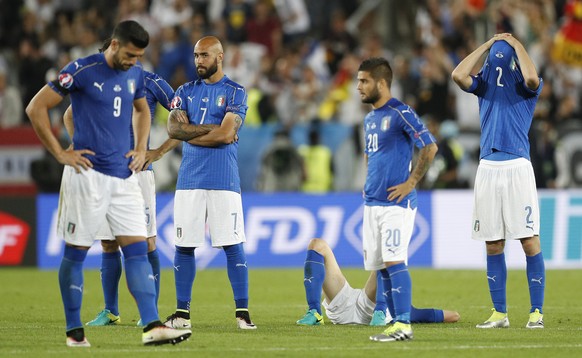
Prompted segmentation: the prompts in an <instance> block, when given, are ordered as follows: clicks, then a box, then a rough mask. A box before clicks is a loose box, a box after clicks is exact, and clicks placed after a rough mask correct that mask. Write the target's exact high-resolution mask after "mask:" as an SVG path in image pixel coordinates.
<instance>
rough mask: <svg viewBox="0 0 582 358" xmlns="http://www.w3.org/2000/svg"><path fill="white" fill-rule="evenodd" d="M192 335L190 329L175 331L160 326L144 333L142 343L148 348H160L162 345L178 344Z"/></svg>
mask: <svg viewBox="0 0 582 358" xmlns="http://www.w3.org/2000/svg"><path fill="white" fill-rule="evenodd" d="M191 335H192V331H191V330H189V329H174V328H169V327H166V326H158V327H154V328H152V329H150V330H149V331H147V332H144V333H143V334H142V337H141V341H142V342H143V344H145V345H146V346H152V345H153V346H159V345H161V344H168V343H172V344H178V343H180V342H183V341H185V340H186V339H188V337H190V336H191Z"/></svg>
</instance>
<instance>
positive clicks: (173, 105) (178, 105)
mask: <svg viewBox="0 0 582 358" xmlns="http://www.w3.org/2000/svg"><path fill="white" fill-rule="evenodd" d="M170 109H182V98H180V96H176V97H174V98H173V99H172V102H170Z"/></svg>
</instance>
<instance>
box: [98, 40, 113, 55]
mask: <svg viewBox="0 0 582 358" xmlns="http://www.w3.org/2000/svg"><path fill="white" fill-rule="evenodd" d="M110 45H111V37H110V38H108V39H107V40H105V42H104V43H103V45H102V46H101V48H100V49H99V52H105V50H107V49H108V48H109V46H110Z"/></svg>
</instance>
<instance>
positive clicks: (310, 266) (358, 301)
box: [297, 239, 461, 326]
mask: <svg viewBox="0 0 582 358" xmlns="http://www.w3.org/2000/svg"><path fill="white" fill-rule="evenodd" d="M304 272H305V277H304V279H303V284H304V285H305V295H306V297H307V304H308V305H309V308H308V309H307V313H306V314H305V316H303V318H301V319H300V320H298V321H297V324H299V325H306V326H317V325H322V324H324V321H323V316H322V312H321V292H322V290H323V294H324V295H325V300H324V301H323V307H324V308H325V311H326V315H327V318H328V319H329V320H330V321H331V322H332V323H333V324H365V325H368V324H369V325H371V326H385V325H386V322H387V321H389V320H391V319H392V317H393V316H394V305H393V303H392V300H391V299H390V298H391V295H390V294H386V291H389V290H392V289H396V288H391V285H390V282H389V280H388V282H386V281H384V282H383V279H382V275H377V274H376V271H372V272H371V273H370V277H369V278H368V281H367V282H366V285H365V286H364V288H362V289H355V288H352V287H351V286H350V284H349V283H348V281H347V280H346V278H345V276H344V275H343V274H342V271H341V269H340V267H339V265H338V263H337V261H336V259H335V256H334V254H333V251H332V250H331V248H330V247H329V245H328V244H327V242H325V241H323V240H321V239H313V240H311V242H310V243H309V246H308V247H307V257H306V258H305V266H304ZM376 287H384V288H385V289H382V290H376ZM386 309H388V313H389V314H390V316H389V317H388V319H387V316H386ZM460 317H461V316H460V315H459V313H458V312H455V311H447V310H439V309H433V308H415V307H412V311H411V314H410V320H411V322H415V323H441V322H445V323H453V322H457V321H458V320H459V319H460Z"/></svg>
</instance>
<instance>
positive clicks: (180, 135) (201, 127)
mask: <svg viewBox="0 0 582 358" xmlns="http://www.w3.org/2000/svg"><path fill="white" fill-rule="evenodd" d="M184 116H185V112H184V111H180V110H173V111H171V112H170V114H169V116H168V125H167V128H168V136H169V137H170V138H171V139H177V140H183V141H189V140H191V139H194V138H197V137H200V136H202V135H205V134H208V133H209V132H210V131H211V130H212V129H214V128H217V127H218V125H216V124H198V125H196V124H190V123H187V122H186V123H185V122H184ZM186 120H187V117H186Z"/></svg>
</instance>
